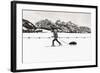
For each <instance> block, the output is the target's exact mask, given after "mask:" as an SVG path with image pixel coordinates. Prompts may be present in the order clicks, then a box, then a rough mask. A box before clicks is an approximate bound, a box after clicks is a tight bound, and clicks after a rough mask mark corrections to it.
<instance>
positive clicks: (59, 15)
mask: <svg viewBox="0 0 100 73" xmlns="http://www.w3.org/2000/svg"><path fill="white" fill-rule="evenodd" d="M23 18H24V19H26V20H29V21H31V22H32V23H33V24H35V23H36V22H38V21H40V20H44V19H49V20H51V21H52V22H54V23H55V21H56V20H61V21H64V22H68V21H72V23H75V24H77V25H78V26H87V27H91V14H90V13H82V12H67V11H66V12H61V11H39V10H38V11H36V10H23Z"/></svg>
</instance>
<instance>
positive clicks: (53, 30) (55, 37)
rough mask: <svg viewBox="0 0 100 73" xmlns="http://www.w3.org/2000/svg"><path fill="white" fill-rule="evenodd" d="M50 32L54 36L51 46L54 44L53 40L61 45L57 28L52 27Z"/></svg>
mask: <svg viewBox="0 0 100 73" xmlns="http://www.w3.org/2000/svg"><path fill="white" fill-rule="evenodd" d="M52 32H53V37H54V39H53V41H52V46H55V45H54V42H55V41H56V42H58V43H59V45H61V43H60V42H59V41H58V39H57V38H58V33H57V29H52Z"/></svg>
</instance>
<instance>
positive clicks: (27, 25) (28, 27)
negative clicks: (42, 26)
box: [22, 19, 37, 32]
mask: <svg viewBox="0 0 100 73" xmlns="http://www.w3.org/2000/svg"><path fill="white" fill-rule="evenodd" d="M22 25H23V32H34V31H35V30H36V29H37V28H36V27H35V25H34V24H33V23H31V22H30V21H28V20H26V19H23V20H22Z"/></svg>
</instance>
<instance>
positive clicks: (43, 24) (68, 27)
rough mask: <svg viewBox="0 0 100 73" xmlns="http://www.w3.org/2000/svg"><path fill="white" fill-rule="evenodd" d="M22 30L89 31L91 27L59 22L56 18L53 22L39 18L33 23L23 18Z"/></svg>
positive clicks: (70, 22)
mask: <svg viewBox="0 0 100 73" xmlns="http://www.w3.org/2000/svg"><path fill="white" fill-rule="evenodd" d="M23 27H24V28H26V30H25V29H23V32H25V31H27V32H43V31H44V30H48V31H52V30H53V29H57V31H58V32H65V33H91V29H90V28H89V27H86V26H78V25H77V24H75V23H73V22H72V21H68V22H61V21H60V20H57V21H56V22H55V23H54V22H52V21H50V20H48V19H44V20H40V21H38V22H36V23H35V25H34V24H32V23H31V22H29V21H28V20H25V19H23Z"/></svg>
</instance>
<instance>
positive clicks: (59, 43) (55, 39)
mask: <svg viewBox="0 0 100 73" xmlns="http://www.w3.org/2000/svg"><path fill="white" fill-rule="evenodd" d="M55 41H57V42H58V43H59V45H61V43H60V42H59V41H58V39H57V38H55V39H54V40H53V41H52V46H54V42H55Z"/></svg>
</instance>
